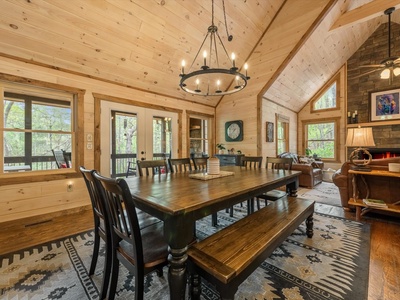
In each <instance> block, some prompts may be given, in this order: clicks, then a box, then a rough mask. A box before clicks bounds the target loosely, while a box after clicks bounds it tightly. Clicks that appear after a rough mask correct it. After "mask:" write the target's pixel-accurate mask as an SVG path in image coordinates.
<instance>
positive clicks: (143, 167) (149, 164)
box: [137, 159, 168, 176]
mask: <svg viewBox="0 0 400 300" xmlns="http://www.w3.org/2000/svg"><path fill="white" fill-rule="evenodd" d="M137 170H138V171H139V176H143V175H144V172H145V174H146V176H150V175H153V176H154V175H157V174H158V175H160V174H162V173H168V165H167V162H166V160H165V159H157V160H137Z"/></svg>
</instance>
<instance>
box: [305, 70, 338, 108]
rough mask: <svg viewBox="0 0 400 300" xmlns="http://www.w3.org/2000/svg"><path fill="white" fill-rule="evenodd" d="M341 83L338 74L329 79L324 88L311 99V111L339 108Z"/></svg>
mask: <svg viewBox="0 0 400 300" xmlns="http://www.w3.org/2000/svg"><path fill="white" fill-rule="evenodd" d="M339 83H340V76H339V75H337V76H335V77H333V78H332V79H331V81H329V82H328V83H327V84H326V85H325V86H324V88H323V89H322V90H321V91H320V92H319V93H318V94H316V96H315V97H314V99H313V100H312V101H311V106H310V107H311V112H312V113H313V112H321V111H329V110H337V109H340V107H339V103H340V101H339V86H340V85H339Z"/></svg>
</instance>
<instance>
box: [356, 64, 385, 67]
mask: <svg viewBox="0 0 400 300" xmlns="http://www.w3.org/2000/svg"><path fill="white" fill-rule="evenodd" d="M384 66H385V65H382V64H380V65H363V66H360V68H383V67H384Z"/></svg>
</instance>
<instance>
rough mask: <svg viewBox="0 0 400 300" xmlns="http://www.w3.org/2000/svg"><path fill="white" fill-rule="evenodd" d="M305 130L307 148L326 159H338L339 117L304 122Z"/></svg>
mask: <svg viewBox="0 0 400 300" xmlns="http://www.w3.org/2000/svg"><path fill="white" fill-rule="evenodd" d="M303 132H304V139H303V140H304V141H305V149H309V150H311V153H312V154H313V155H316V156H318V157H320V158H322V159H324V160H332V161H337V160H338V152H339V151H338V143H339V140H338V137H339V134H338V132H339V118H334V119H324V120H312V121H306V122H303ZM305 149H304V153H306V151H305Z"/></svg>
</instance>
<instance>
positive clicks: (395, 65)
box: [351, 7, 400, 84]
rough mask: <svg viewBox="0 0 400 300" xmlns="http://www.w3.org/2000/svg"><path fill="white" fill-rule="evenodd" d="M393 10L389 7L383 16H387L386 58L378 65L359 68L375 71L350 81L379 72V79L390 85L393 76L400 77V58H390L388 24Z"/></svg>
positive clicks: (389, 31)
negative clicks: (386, 81) (386, 80)
mask: <svg viewBox="0 0 400 300" xmlns="http://www.w3.org/2000/svg"><path fill="white" fill-rule="evenodd" d="M394 10H395V8H394V7H390V8H388V9H386V10H385V11H384V13H385V15H387V16H388V57H387V58H385V59H384V60H382V61H381V63H380V64H375V65H363V66H360V68H375V69H374V70H370V71H367V72H364V73H362V74H360V75H357V76H354V77H351V79H353V78H359V77H362V76H365V75H368V74H371V73H373V72H376V71H381V74H380V76H381V79H389V84H391V83H392V80H393V75H394V76H398V75H400V56H391V53H390V44H391V30H390V26H391V24H390V23H391V14H392V12H393V11H394Z"/></svg>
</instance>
